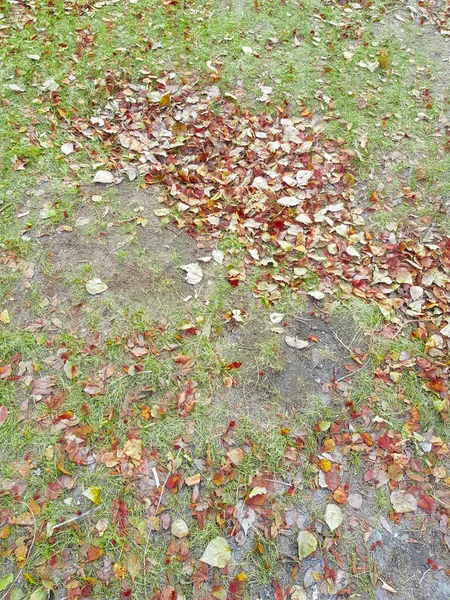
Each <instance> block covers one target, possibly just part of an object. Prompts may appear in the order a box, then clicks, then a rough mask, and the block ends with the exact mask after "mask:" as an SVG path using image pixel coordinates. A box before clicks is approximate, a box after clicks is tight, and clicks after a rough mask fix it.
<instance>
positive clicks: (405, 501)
mask: <svg viewBox="0 0 450 600" xmlns="http://www.w3.org/2000/svg"><path fill="white" fill-rule="evenodd" d="M391 502H392V506H393V507H394V510H395V512H397V513H409V512H413V511H415V510H417V500H416V499H415V498H414V496H413V495H412V494H408V493H407V492H404V491H403V490H394V491H393V492H392V493H391Z"/></svg>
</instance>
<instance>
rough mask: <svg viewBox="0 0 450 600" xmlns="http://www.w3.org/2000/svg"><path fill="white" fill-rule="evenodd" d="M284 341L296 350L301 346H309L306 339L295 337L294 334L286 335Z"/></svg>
mask: <svg viewBox="0 0 450 600" xmlns="http://www.w3.org/2000/svg"><path fill="white" fill-rule="evenodd" d="M285 342H286V344H287V345H288V346H289V347H290V348H295V349H296V350H302V349H303V348H306V347H307V346H309V342H308V341H306V340H301V339H300V338H298V337H295V336H289V335H287V336H286V339H285Z"/></svg>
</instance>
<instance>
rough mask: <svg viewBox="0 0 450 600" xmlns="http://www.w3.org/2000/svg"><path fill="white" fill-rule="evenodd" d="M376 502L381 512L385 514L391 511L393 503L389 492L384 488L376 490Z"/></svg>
mask: <svg viewBox="0 0 450 600" xmlns="http://www.w3.org/2000/svg"><path fill="white" fill-rule="evenodd" d="M375 500H376V503H377V506H378V507H379V509H380V511H382V512H383V513H384V514H386V513H388V512H389V511H390V510H391V508H392V505H391V501H390V499H389V495H388V493H387V491H386V490H385V489H384V488H382V487H380V488H377V489H376V490H375Z"/></svg>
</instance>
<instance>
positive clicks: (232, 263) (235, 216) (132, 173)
mask: <svg viewBox="0 0 450 600" xmlns="http://www.w3.org/2000/svg"><path fill="white" fill-rule="evenodd" d="M114 87H115V88H116V89H118V91H117V92H116V93H115V94H114V95H113V96H112V97H111V98H110V101H109V102H108V103H107V105H106V106H105V109H104V110H103V111H100V112H99V114H97V115H95V116H93V117H91V118H90V119H88V120H86V119H75V120H74V122H73V123H72V136H71V139H72V141H73V142H74V143H76V144H77V145H78V147H81V145H83V144H84V143H85V142H84V140H85V139H86V138H87V139H88V140H95V141H96V142H101V144H102V146H103V147H104V148H107V149H108V152H109V157H110V158H109V160H110V164H109V165H108V167H109V169H110V172H112V174H111V180H112V178H113V174H114V175H115V178H116V181H120V180H121V179H122V178H123V176H125V175H128V176H129V177H130V178H132V179H133V178H135V177H137V176H138V175H141V176H142V177H143V179H144V181H145V184H146V185H152V184H159V185H163V186H164V188H165V189H166V196H165V201H166V203H167V205H168V208H167V209H166V210H164V209H162V210H161V211H158V215H159V216H162V217H164V218H165V219H167V218H169V217H170V218H172V219H173V221H174V223H176V225H177V227H178V228H180V229H185V230H186V231H187V232H188V233H189V234H190V235H191V236H194V237H198V236H202V237H204V238H207V239H213V240H214V239H216V240H219V239H221V238H223V237H224V236H226V235H231V234H233V235H235V236H237V239H238V240H239V242H240V243H241V244H242V246H243V248H244V249H245V256H244V260H243V262H242V263H240V264H236V259H235V258H234V259H230V260H228V261H226V262H225V263H224V264H225V265H226V266H227V267H228V275H227V279H228V282H229V283H230V285H232V286H235V287H236V286H238V285H239V282H240V281H241V280H244V279H245V278H246V267H247V266H248V265H251V266H254V267H257V268H258V269H259V270H260V273H261V275H260V278H259V280H258V281H257V282H256V285H255V288H254V292H255V293H256V294H258V295H260V296H261V297H262V299H263V300H264V302H265V303H267V304H273V303H274V302H276V300H277V299H278V298H279V297H280V295H281V290H282V288H283V287H286V286H287V287H290V288H292V289H293V290H300V289H301V288H302V286H303V285H304V283H305V280H307V278H308V276H309V274H310V273H311V272H313V273H315V274H316V275H317V276H318V277H319V278H320V280H321V289H322V290H323V292H325V293H327V294H332V293H333V292H335V291H336V290H340V294H341V297H343V298H344V299H345V298H350V297H352V296H356V297H358V298H362V299H364V300H365V301H372V302H376V303H377V305H378V307H379V309H380V311H381V313H382V315H383V317H384V318H385V319H386V320H387V321H392V322H393V323H399V322H400V319H401V318H402V317H403V318H406V319H408V320H409V321H411V322H414V323H415V326H414V331H413V332H412V335H413V337H416V338H417V339H421V340H424V341H425V344H426V352H427V354H428V358H427V359H425V360H424V359H417V360H415V358H414V357H410V358H411V360H409V361H408V363H407V365H406V364H405V365H400V369H402V368H404V367H405V366H414V367H415V369H416V370H417V372H418V376H419V377H421V378H423V379H424V380H425V381H426V386H427V388H428V389H429V390H430V391H432V392H433V393H434V394H435V397H436V408H437V409H438V410H439V411H441V413H442V415H443V416H444V417H445V416H446V413H447V411H448V407H449V399H448V395H449V391H448V375H449V367H448V365H447V364H446V363H445V361H443V358H444V357H445V356H446V354H447V353H448V350H449V344H450V317H449V314H450V307H449V289H450V238H448V237H447V236H444V235H443V234H441V233H440V232H439V231H437V230H436V228H434V227H433V225H432V224H430V223H428V222H421V221H419V220H415V218H414V215H413V214H412V218H411V226H410V228H409V230H405V231H397V230H396V227H394V228H393V229H390V230H388V231H386V232H385V233H384V234H381V235H379V236H375V235H374V234H373V233H372V231H371V228H370V215H371V213H372V211H374V210H378V209H380V205H379V199H378V196H377V194H376V192H373V193H372V194H371V195H370V197H369V198H360V197H359V196H358V194H356V193H355V191H354V189H353V188H354V184H355V178H354V176H353V175H352V174H351V172H350V170H349V169H350V168H351V158H352V156H351V152H350V151H348V150H346V149H345V142H344V140H339V141H336V140H328V139H324V137H323V135H322V127H321V125H320V124H314V119H313V118H312V116H311V114H310V112H309V111H308V110H307V109H306V108H304V109H303V110H302V113H301V116H299V117H292V116H289V115H288V114H287V113H288V109H287V108H286V109H285V108H283V107H279V110H278V114H277V115H276V116H271V115H268V114H265V113H262V114H258V115H252V114H250V113H247V112H242V111H241V110H240V109H239V103H238V102H236V101H235V99H233V98H229V97H222V96H221V95H220V93H219V90H218V88H217V87H215V86H211V87H208V88H204V89H201V88H198V86H193V85H189V84H188V83H186V82H181V83H179V84H178V83H176V82H175V76H174V74H168V75H167V76H164V77H159V78H155V77H153V76H150V75H147V76H144V77H143V79H142V84H140V85H131V84H125V85H124V86H122V85H121V84H119V83H117V84H115V86H114ZM106 173H108V172H106ZM413 200H414V194H413V193H412V192H411V190H409V189H408V188H404V199H403V201H404V202H405V203H410V204H411V205H412V206H413ZM323 292H320V294H322V293H323ZM398 331H399V329H395V327H394V326H392V325H388V326H387V328H385V330H384V331H383V332H382V334H383V335H385V337H388V338H389V337H391V338H392V337H395V336H396V335H397V333H398Z"/></svg>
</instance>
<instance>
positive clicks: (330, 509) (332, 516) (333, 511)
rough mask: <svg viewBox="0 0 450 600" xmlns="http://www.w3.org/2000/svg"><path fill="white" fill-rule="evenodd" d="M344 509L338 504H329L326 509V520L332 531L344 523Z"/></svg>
mask: <svg viewBox="0 0 450 600" xmlns="http://www.w3.org/2000/svg"><path fill="white" fill-rule="evenodd" d="M342 519H343V516H342V511H341V509H340V508H339V506H336V504H327V508H326V510H325V522H326V524H327V525H328V527H329V528H330V530H331V531H334V530H335V529H337V528H338V527H340V526H341V524H342Z"/></svg>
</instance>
